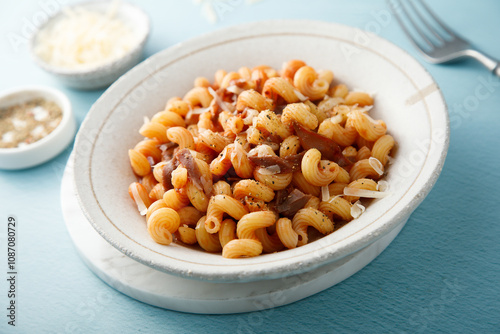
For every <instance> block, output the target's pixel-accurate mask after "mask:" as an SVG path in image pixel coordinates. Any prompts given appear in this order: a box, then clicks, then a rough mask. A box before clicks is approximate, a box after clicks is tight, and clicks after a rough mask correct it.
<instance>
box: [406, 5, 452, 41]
mask: <svg viewBox="0 0 500 334" xmlns="http://www.w3.org/2000/svg"><path fill="white" fill-rule="evenodd" d="M417 1H419V0H417ZM408 2H409V3H410V6H411V7H412V8H413V11H414V12H415V13H416V14H417V16H418V18H419V19H420V21H421V22H422V23H423V24H424V25H425V27H426V28H427V30H429V31H430V32H431V33H432V34H433V35H434V36H435V37H436V38H437V39H438V41H440V42H441V43H445V42H446V41H445V39H444V37H442V36H441V35H439V34H438V32H437V31H436V30H435V29H434V28H433V27H432V26H431V25H430V24H429V22H428V21H427V20H426V19H425V18H424V16H423V15H422V14H420V11H419V10H418V9H417V6H415V5H414V4H413V1H408ZM419 2H420V3H421V2H422V1H419Z"/></svg>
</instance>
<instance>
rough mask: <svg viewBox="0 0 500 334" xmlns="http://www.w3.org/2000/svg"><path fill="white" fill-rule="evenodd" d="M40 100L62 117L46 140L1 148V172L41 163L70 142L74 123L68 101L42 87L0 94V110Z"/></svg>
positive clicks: (17, 89)
mask: <svg viewBox="0 0 500 334" xmlns="http://www.w3.org/2000/svg"><path fill="white" fill-rule="evenodd" d="M37 98H43V99H46V100H49V101H53V102H54V103H56V104H57V105H58V106H59V107H60V108H61V110H62V113H63V117H62V120H61V122H60V123H59V125H58V126H57V127H56V128H55V129H54V130H53V131H52V132H51V133H50V134H48V135H47V136H46V137H44V138H42V139H40V140H38V141H36V142H34V143H32V144H29V145H26V146H23V147H15V148H0V169H22V168H28V167H33V166H36V165H39V164H41V163H44V162H46V161H48V160H50V159H52V158H53V157H55V156H56V155H58V154H59V153H61V152H62V151H63V150H64V149H65V148H66V147H67V146H68V145H69V144H70V143H71V142H72V141H73V138H74V135H75V132H76V121H75V117H74V115H73V111H72V109H71V103H70V101H69V99H68V98H67V97H66V95H64V94H63V93H61V92H60V91H58V90H56V89H53V88H49V87H44V86H27V87H19V88H14V89H9V90H7V91H4V92H1V93H0V109H3V108H6V107H9V106H11V105H15V104H19V103H23V102H26V101H29V100H32V99H37Z"/></svg>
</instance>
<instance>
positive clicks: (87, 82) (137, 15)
mask: <svg viewBox="0 0 500 334" xmlns="http://www.w3.org/2000/svg"><path fill="white" fill-rule="evenodd" d="M110 3H111V1H90V2H84V3H78V4H75V5H73V6H70V8H72V7H83V8H85V9H88V10H91V11H97V12H102V13H106V12H107V10H108V8H109V6H110ZM61 17H62V12H58V13H56V14H55V15H54V16H53V17H52V18H51V19H50V20H48V21H47V22H46V23H45V24H43V25H42V26H40V27H39V29H38V31H37V33H35V34H34V35H33V38H32V40H31V54H32V57H33V59H34V60H35V63H36V64H37V65H39V66H40V67H41V68H42V69H44V70H45V71H47V72H48V73H50V74H52V75H53V76H54V77H56V78H57V79H59V80H60V81H61V82H62V83H63V84H65V85H67V86H69V87H73V88H77V89H98V88H103V87H107V86H109V85H110V84H111V83H113V82H114V81H116V79H118V78H119V77H120V76H121V75H123V74H124V73H125V72H127V71H128V70H130V69H131V68H132V67H134V66H135V65H136V64H137V63H138V62H139V61H140V60H141V57H142V53H143V50H144V46H145V44H146V41H147V39H148V36H149V32H150V21H149V17H148V15H147V14H146V13H145V12H144V11H143V10H141V9H140V8H138V7H136V6H134V5H131V4H128V3H124V2H122V3H120V5H119V7H118V10H117V12H116V17H117V18H119V19H121V20H123V21H124V22H126V24H128V25H130V26H131V27H132V29H133V30H134V32H135V34H137V36H138V42H137V45H136V46H135V47H134V48H132V49H131V50H130V51H128V52H127V53H126V54H125V55H123V56H122V57H120V58H118V59H115V60H112V61H110V62H106V63H103V64H102V65H99V66H97V67H92V68H84V69H68V68H61V67H56V66H53V65H50V64H48V63H47V62H45V61H44V60H42V59H40V57H38V56H37V55H36V53H35V52H34V47H35V45H36V43H37V42H38V39H37V36H38V32H39V31H40V30H42V29H44V28H46V27H48V26H49V25H51V24H54V23H55V22H56V21H57V20H59V19H60V18H61Z"/></svg>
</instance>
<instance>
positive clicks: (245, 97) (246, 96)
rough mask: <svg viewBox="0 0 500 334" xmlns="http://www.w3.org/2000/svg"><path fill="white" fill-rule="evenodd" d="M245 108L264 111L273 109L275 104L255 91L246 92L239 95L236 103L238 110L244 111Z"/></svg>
mask: <svg viewBox="0 0 500 334" xmlns="http://www.w3.org/2000/svg"><path fill="white" fill-rule="evenodd" d="M245 108H251V109H255V110H257V111H263V110H267V109H273V103H272V101H270V100H268V99H266V98H265V97H264V96H262V95H261V94H260V93H259V92H256V91H255V90H253V89H252V90H246V91H244V92H243V93H241V94H240V95H238V100H237V101H236V110H240V111H242V110H244V109H245Z"/></svg>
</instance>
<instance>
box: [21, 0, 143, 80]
mask: <svg viewBox="0 0 500 334" xmlns="http://www.w3.org/2000/svg"><path fill="white" fill-rule="evenodd" d="M149 32H150V21H149V17H148V15H147V14H146V13H145V12H144V11H142V10H141V9H139V8H138V7H136V6H133V5H131V4H128V3H124V2H120V1H90V2H83V3H78V4H76V5H72V6H68V7H64V8H63V9H62V10H61V11H60V12H59V13H57V14H55V15H54V16H53V17H52V18H51V19H49V20H48V21H47V23H45V24H44V25H42V26H41V27H40V28H39V30H38V31H37V32H36V33H35V34H34V36H33V38H32V40H31V51H32V56H33V58H34V60H35V63H36V64H37V65H39V66H40V67H41V68H42V69H43V70H45V71H46V72H48V73H50V74H52V75H53V76H54V77H56V78H57V79H59V80H60V81H61V82H62V83H63V84H65V85H67V86H69V87H73V88H77V89H84V90H89V89H98V88H103V87H106V86H109V85H110V84H112V83H113V82H114V81H116V80H117V79H118V78H119V77H120V76H121V75H122V74H124V73H125V72H127V71H128V70H129V69H131V68H132V67H134V66H135V65H136V64H137V63H138V62H139V61H140V60H141V58H142V53H143V50H144V46H145V44H146V41H147V38H148V36H149Z"/></svg>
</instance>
